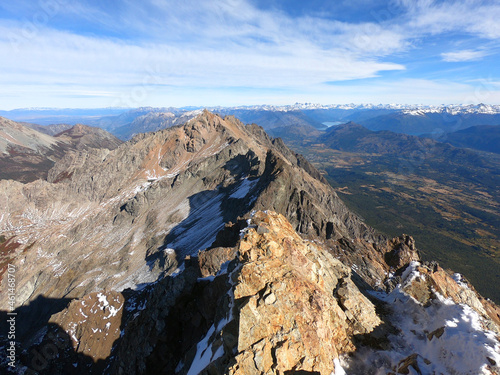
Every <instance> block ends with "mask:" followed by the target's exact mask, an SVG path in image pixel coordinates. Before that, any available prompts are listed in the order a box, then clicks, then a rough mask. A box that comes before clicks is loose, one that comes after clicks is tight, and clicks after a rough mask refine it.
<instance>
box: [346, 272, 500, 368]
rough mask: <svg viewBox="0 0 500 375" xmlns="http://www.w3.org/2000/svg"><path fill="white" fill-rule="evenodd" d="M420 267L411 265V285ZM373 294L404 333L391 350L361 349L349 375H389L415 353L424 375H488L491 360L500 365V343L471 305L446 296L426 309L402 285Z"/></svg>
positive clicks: (394, 340) (394, 337) (395, 336)
mask: <svg viewBox="0 0 500 375" xmlns="http://www.w3.org/2000/svg"><path fill="white" fill-rule="evenodd" d="M415 266H416V265H413V266H410V267H408V270H407V272H405V274H406V275H404V276H406V280H405V281H408V280H409V279H413V278H414V277H417V276H418V275H416V271H415ZM372 294H373V295H374V296H375V297H377V298H378V299H380V300H382V301H384V302H386V303H388V304H389V306H390V308H391V309H392V314H391V315H390V316H389V319H390V321H391V323H392V324H393V325H394V326H395V327H396V328H397V329H398V331H399V333H398V334H390V335H388V337H387V338H388V339H389V340H390V343H391V349H389V350H378V351H377V350H374V349H370V348H362V349H360V350H359V351H358V352H357V353H356V354H355V356H354V357H353V358H352V359H349V360H347V362H346V363H347V365H346V366H345V368H346V370H347V372H348V373H356V374H357V373H364V374H385V373H387V372H388V371H394V369H396V370H397V369H398V366H401V361H403V360H404V359H405V358H407V357H409V356H410V355H414V354H416V355H417V358H416V361H417V363H418V366H419V367H420V371H421V372H422V374H433V373H436V374H441V373H442V374H456V375H466V374H467V375H469V374H475V375H479V374H484V375H487V374H491V372H490V371H489V370H488V366H491V363H492V362H491V361H490V360H492V361H494V362H496V363H497V364H500V342H499V341H498V339H497V338H496V336H495V334H494V333H493V332H491V331H487V330H484V329H483V328H482V324H481V317H480V316H479V314H478V313H477V312H476V311H475V310H473V309H472V308H471V307H469V306H467V305H463V304H455V303H454V302H453V301H452V300H451V299H445V298H444V297H442V296H440V295H437V296H438V298H437V299H436V300H433V301H432V303H431V305H429V306H427V307H424V306H423V305H421V304H419V303H418V302H417V301H415V300H414V299H413V298H412V297H410V296H409V295H407V294H406V293H404V292H403V291H402V289H401V287H398V288H396V289H395V290H394V291H392V292H391V293H390V294H385V293H383V292H373V293H372ZM374 369H378V370H374ZM410 371H412V368H410ZM497 371H498V370H497ZM411 373H413V372H411Z"/></svg>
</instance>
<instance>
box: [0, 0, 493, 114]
mask: <svg viewBox="0 0 500 375" xmlns="http://www.w3.org/2000/svg"><path fill="white" fill-rule="evenodd" d="M364 1H365V0H363V2H364ZM45 3H51V4H56V5H57V4H59V5H58V6H55V7H53V8H52V9H46V8H44V7H42V6H41V4H45ZM285 3H286V2H285ZM346 4H347V5H345V7H347V6H348V3H347V2H346ZM394 4H395V6H396V8H397V9H396V11H394V12H393V11H392V10H390V9H389V10H384V9H381V10H379V12H381V13H377V14H375V13H374V14H373V20H371V21H370V20H369V18H367V17H364V18H363V21H355V20H352V21H349V22H346V21H339V19H337V18H336V17H335V14H332V13H328V12H327V11H324V12H318V11H313V10H311V11H310V12H305V13H304V14H302V15H300V14H299V15H297V14H295V15H294V16H291V15H290V13H289V12H287V11H286V9H284V8H276V7H269V8H262V7H257V6H256V5H255V2H253V1H252V0H220V1H217V2H209V1H195V0H185V1H182V2H174V1H172V0H145V1H141V2H137V1H133V0H116V1H113V2H95V1H89V0H88V1H84V0H82V1H79V2H74V3H73V2H68V1H67V0H50V1H47V2H39V3H38V7H34V6H33V2H32V1H28V0H17V1H16V2H7V3H4V4H2V5H0V9H1V8H3V9H5V10H6V14H7V13H8V14H11V15H12V14H14V15H16V14H20V15H22V17H17V18H16V17H14V16H11V17H10V18H9V19H6V18H3V19H2V18H1V16H0V50H1V51H2V59H0V95H2V96H3V97H8V93H9V92H14V91H15V92H16V95H18V97H22V95H23V92H24V95H25V96H26V97H28V96H30V97H34V96H35V94H34V93H37V94H39V93H43V92H47V93H50V95H53V97H54V98H55V97H59V98H61V96H63V95H64V94H63V93H64V89H63V88H62V87H63V86H64V87H67V88H68V93H70V92H71V94H72V95H74V94H75V93H77V92H78V91H80V92H81V93H82V95H87V94H86V93H92V95H94V93H95V96H96V97H99V96H100V97H102V99H103V100H108V101H109V98H110V97H112V96H113V95H114V94H116V97H120V96H123V95H128V96H135V97H136V99H137V98H139V99H140V100H139V99H137V100H135V101H134V103H135V104H137V105H143V104H148V103H149V102H150V101H151V100H156V99H155V98H156V97H158V98H159V97H162V98H167V97H169V95H170V97H173V96H175V95H177V94H179V92H180V91H182V92H183V93H184V94H183V95H184V96H185V97H189V95H187V94H186V93H187V92H188V91H189V90H191V92H193V93H194V92H197V93H199V92H201V91H200V90H202V91H203V90H204V91H203V92H205V93H206V92H209V91H210V90H217V91H218V92H222V91H224V90H230V91H231V90H232V91H231V93H230V95H227V96H224V97H228V96H231V95H233V94H234V89H236V88H241V87H246V88H251V89H252V90H261V91H260V92H261V93H262V94H263V95H269V93H270V92H271V90H275V89H278V90H283V92H295V93H298V92H308V93H309V94H310V95H313V94H312V93H313V91H314V90H317V92H322V93H323V94H324V95H325V98H327V97H328V96H327V94H326V91H324V90H335V89H336V88H335V87H334V86H331V85H330V87H329V88H328V89H326V88H325V87H324V85H323V82H341V81H343V82H346V81H350V80H362V79H366V78H374V77H381V76H384V75H385V74H386V73H387V72H391V71H393V72H397V71H398V72H401V73H402V72H405V70H406V68H407V67H406V64H405V60H404V58H402V57H408V56H411V54H412V53H413V52H414V51H415V50H416V47H418V48H420V49H421V48H422V46H423V44H424V43H425V40H426V37H427V36H428V35H444V34H447V33H448V34H449V33H456V32H457V31H461V32H464V33H467V34H468V35H474V36H475V37H478V38H481V40H488V41H491V42H490V43H496V42H495V38H496V37H497V36H500V26H499V25H498V22H496V19H499V18H500V5H498V6H497V5H495V4H494V3H493V4H489V3H483V2H479V1H476V0H461V1H439V2H437V1H432V0H419V1H410V0H399V1H397V2H394ZM394 4H393V5H394ZM63 5H64V6H63ZM386 14H389V15H390V16H389V17H386V16H385V15H386ZM495 17H496V18H495ZM457 46H458V45H453V44H450V45H448V46H447V48H446V49H444V50H451V52H446V53H442V54H441V56H440V57H441V59H442V60H444V61H446V62H449V61H472V60H478V59H480V58H481V57H484V56H485V55H487V54H490V51H488V49H487V48H486V47H485V46H481V47H477V48H475V49H465V48H466V46H459V47H458V48H459V49H457ZM437 55H438V56H436V59H437V58H439V53H437ZM413 60H414V59H413ZM407 72H408V73H407V74H408V76H403V77H404V78H407V79H408V78H416V77H412V76H411V75H410V74H411V72H410V71H409V70H408V71H407ZM155 85H156V86H155ZM355 85H357V83H356V84H354V83H353V87H355ZM153 86H155V87H159V88H157V89H155V90H154V91H153V90H152V89H149V87H153ZM146 87H147V88H148V89H145V88H146ZM380 87H381V90H383V88H382V86H380ZM426 87H429V86H426ZM23 90H24V91H23ZM133 90H136V91H137V92H139V91H141V92H143V91H145V92H147V95H135V94H134V93H133ZM464 91H466V90H465V89H464ZM174 92H175V93H174ZM257 92H258V91H257ZM330 92H332V93H333V91H330ZM370 92H373V90H372V91H370ZM246 93H247V94H248V91H247V92H246ZM254 93H255V91H254ZM196 95H198V94H196ZM199 95H201V94H199ZM252 95H258V94H252ZM375 96H376V95H375ZM198 97H201V96H198ZM207 97H208V96H207ZM325 100H327V99H325ZM108 104H109V103H108V102H106V103H105V104H104V103H103V105H108ZM185 104H192V103H185ZM198 104H199V103H198ZM220 104H224V103H220Z"/></svg>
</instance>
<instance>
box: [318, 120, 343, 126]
mask: <svg viewBox="0 0 500 375" xmlns="http://www.w3.org/2000/svg"><path fill="white" fill-rule="evenodd" d="M322 124H323V125H326V126H328V127H330V126H335V125H340V124H343V122H342V121H326V122H323V123H322Z"/></svg>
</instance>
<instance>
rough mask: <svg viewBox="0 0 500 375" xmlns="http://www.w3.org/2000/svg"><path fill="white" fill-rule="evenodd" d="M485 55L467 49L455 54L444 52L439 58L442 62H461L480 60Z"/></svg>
mask: <svg viewBox="0 0 500 375" xmlns="http://www.w3.org/2000/svg"><path fill="white" fill-rule="evenodd" d="M486 55H487V53H486V52H485V51H474V50H470V49H468V50H462V51H455V52H444V53H442V54H441V57H442V58H443V61H446V62H462V61H474V60H480V59H482V58H483V57H484V56H486Z"/></svg>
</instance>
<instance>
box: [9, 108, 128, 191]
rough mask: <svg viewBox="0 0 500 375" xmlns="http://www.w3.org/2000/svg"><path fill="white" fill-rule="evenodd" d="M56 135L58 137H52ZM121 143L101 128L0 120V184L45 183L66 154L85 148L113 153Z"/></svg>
mask: <svg viewBox="0 0 500 375" xmlns="http://www.w3.org/2000/svg"><path fill="white" fill-rule="evenodd" d="M36 129H41V130H43V131H44V132H40V131H38V130H36ZM57 131H59V133H58V134H53V133H55V132H57ZM51 134H53V135H51ZM121 143H122V141H120V140H119V139H118V138H116V137H115V136H113V135H112V134H110V133H108V132H106V131H105V130H102V129H100V128H94V127H90V126H86V125H74V126H68V125H54V126H52V125H51V126H47V127H43V126H39V125H38V126H37V125H32V124H25V123H18V122H15V121H11V120H8V119H5V118H2V117H0V180H1V179H13V180H17V181H20V182H30V181H34V180H37V179H40V178H41V179H45V178H46V177H47V173H48V171H49V170H50V168H52V166H53V165H54V163H55V162H56V161H57V160H59V159H61V158H62V157H63V156H64V155H65V154H66V153H67V152H68V151H71V150H73V151H76V150H85V149H88V148H107V149H109V150H112V149H114V148H116V147H118V146H119V145H120V144H121Z"/></svg>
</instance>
